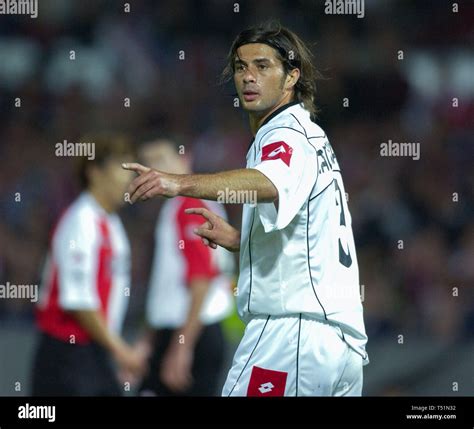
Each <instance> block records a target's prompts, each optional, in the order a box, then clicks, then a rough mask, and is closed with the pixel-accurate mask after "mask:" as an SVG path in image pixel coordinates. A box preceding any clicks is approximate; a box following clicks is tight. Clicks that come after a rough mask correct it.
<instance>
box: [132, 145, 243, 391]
mask: <svg viewBox="0 0 474 429" xmlns="http://www.w3.org/2000/svg"><path fill="white" fill-rule="evenodd" d="M141 158H142V159H143V160H144V162H145V163H146V164H147V165H150V166H152V167H154V168H156V169H158V170H160V171H165V172H168V173H178V174H189V173H190V172H191V158H190V156H189V155H188V154H186V155H184V154H179V153H178V150H177V147H176V145H174V143H173V142H171V141H169V140H156V141H153V142H150V143H147V144H145V145H144V146H143V148H142V150H141ZM192 207H200V208H205V209H209V210H212V211H217V212H218V213H219V214H220V216H222V217H223V218H225V217H226V214H225V211H224V209H223V207H222V206H221V205H219V204H217V203H216V202H214V201H201V200H195V199H193V198H188V197H177V198H175V199H173V200H168V201H166V202H165V203H164V205H163V207H162V208H161V212H160V216H159V218H158V222H157V225H156V234H155V255H154V258H153V267H152V273H151V280H150V287H149V291H148V298H147V312H146V314H147V322H148V325H149V327H150V328H151V331H149V332H148V335H146V336H145V338H147V337H148V339H149V340H150V341H149V346H150V348H152V349H153V353H152V355H151V359H150V361H149V372H148V375H147V376H146V378H145V380H144V381H143V384H142V386H141V388H140V389H139V391H140V394H141V395H157V396H171V395H186V396H213V395H216V394H217V393H218V391H217V389H218V382H219V377H220V375H221V372H222V369H223V363H224V353H225V340H224V336H223V333H222V328H221V325H220V322H221V321H222V320H223V319H224V318H225V317H227V316H228V315H229V314H230V313H231V312H232V309H233V305H234V304H233V296H232V291H231V281H230V277H229V272H230V273H231V272H232V268H233V255H232V254H231V253H230V252H228V251H227V250H225V249H222V248H220V249H218V251H217V252H216V251H213V250H211V249H210V248H209V247H208V246H206V245H204V244H203V243H202V242H201V239H200V238H199V237H198V236H197V235H196V234H194V232H193V231H194V229H196V228H198V227H199V226H200V224H201V223H202V221H201V219H202V218H201V217H200V216H198V215H187V214H186V213H185V210H186V209H187V208H192ZM224 270H225V272H223V271H224Z"/></svg>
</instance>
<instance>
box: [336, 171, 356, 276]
mask: <svg viewBox="0 0 474 429" xmlns="http://www.w3.org/2000/svg"><path fill="white" fill-rule="evenodd" d="M334 186H335V188H336V205H337V206H339V207H340V209H341V215H340V218H339V224H340V225H341V226H346V217H345V216H344V204H343V201H342V192H341V188H340V187H339V185H338V183H337V180H336V179H334ZM346 247H347V253H346V251H345V250H344V247H343V246H342V242H341V239H340V238H339V262H340V263H341V264H342V265H344V266H345V267H347V268H349V267H350V266H351V265H352V258H351V254H350V252H349V245H347V246H346Z"/></svg>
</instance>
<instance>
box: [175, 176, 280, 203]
mask: <svg viewBox="0 0 474 429" xmlns="http://www.w3.org/2000/svg"><path fill="white" fill-rule="evenodd" d="M231 191H234V192H242V191H248V192H250V193H249V194H244V195H248V196H247V198H248V199H249V200H250V201H242V200H237V201H235V202H240V203H242V202H247V203H252V202H253V203H254V202H255V200H256V201H257V202H272V201H275V199H276V198H277V197H278V191H277V189H276V188H275V186H274V185H273V183H272V182H271V181H270V180H269V179H268V178H267V177H266V176H265V175H264V174H263V173H261V172H260V171H258V170H255V169H251V168H243V169H239V170H230V171H223V172H220V173H213V174H187V175H182V176H179V179H178V193H179V195H182V196H186V197H192V198H200V199H204V200H214V201H217V200H219V199H221V198H225V196H226V195H229V196H231V194H229V192H231ZM224 202H232V201H225V200H224Z"/></svg>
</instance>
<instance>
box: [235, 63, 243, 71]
mask: <svg viewBox="0 0 474 429" xmlns="http://www.w3.org/2000/svg"><path fill="white" fill-rule="evenodd" d="M244 68H245V67H244V65H243V64H237V65H236V66H235V70H236V71H243V70H244Z"/></svg>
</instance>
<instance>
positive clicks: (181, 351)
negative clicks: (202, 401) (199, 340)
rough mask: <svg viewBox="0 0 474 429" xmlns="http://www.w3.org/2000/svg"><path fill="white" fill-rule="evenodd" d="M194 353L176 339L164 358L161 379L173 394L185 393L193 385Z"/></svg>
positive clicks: (160, 369) (185, 344)
mask: <svg viewBox="0 0 474 429" xmlns="http://www.w3.org/2000/svg"><path fill="white" fill-rule="evenodd" d="M193 360H194V352H193V349H192V347H190V346H189V345H188V344H187V343H180V342H179V341H178V339H177V338H176V337H175V338H174V339H173V340H172V341H171V343H170V345H169V347H168V350H167V351H166V353H165V356H164V357H163V361H162V363H161V367H160V368H159V371H160V374H159V376H160V379H161V381H162V382H163V384H165V385H166V386H167V387H168V388H169V389H170V390H172V391H173V392H184V391H186V390H188V389H189V388H190V387H191V385H192V383H193V376H192V366H193Z"/></svg>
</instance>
